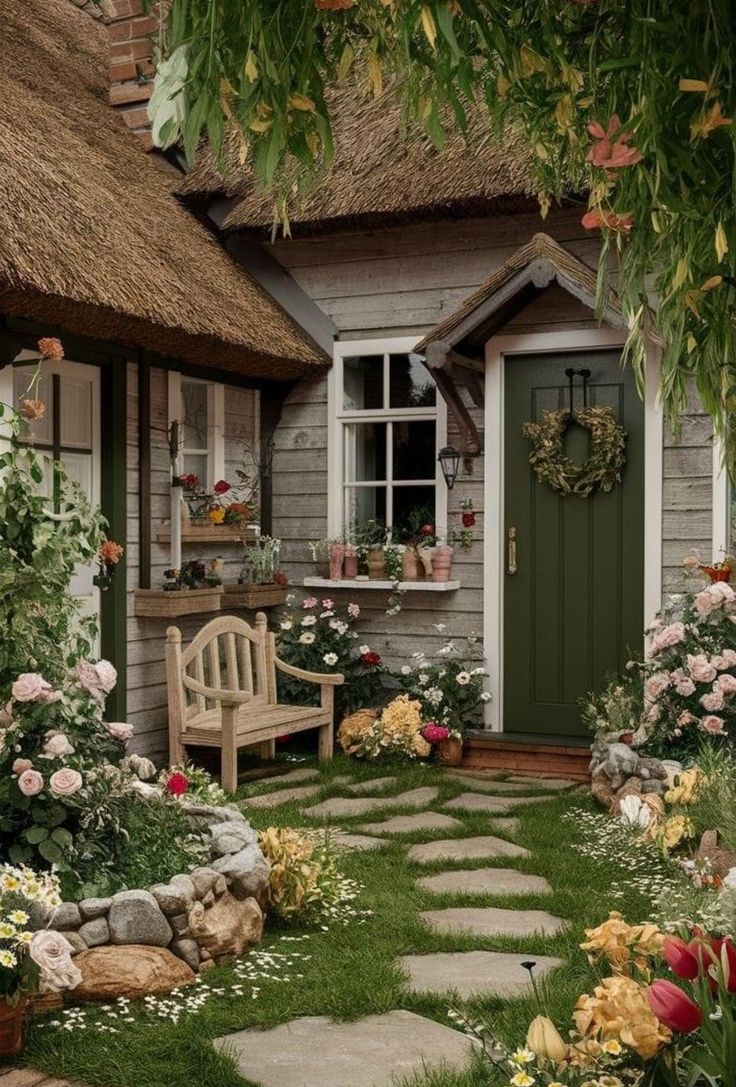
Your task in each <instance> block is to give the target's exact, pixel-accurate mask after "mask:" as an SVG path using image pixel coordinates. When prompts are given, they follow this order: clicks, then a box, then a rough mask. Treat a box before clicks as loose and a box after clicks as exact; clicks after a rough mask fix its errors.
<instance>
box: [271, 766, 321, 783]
mask: <svg viewBox="0 0 736 1087" xmlns="http://www.w3.org/2000/svg"><path fill="white" fill-rule="evenodd" d="M318 777H319V770H317V769H315V767H313V766H302V767H301V768H299V769H297V770H289V772H288V774H279V776H278V777H277V778H272V779H271V780H272V782H273V784H274V785H281V784H283V782H285V781H286V782H288V784H289V785H294V784H296V783H297V782H299V781H314V779H315V778H318Z"/></svg>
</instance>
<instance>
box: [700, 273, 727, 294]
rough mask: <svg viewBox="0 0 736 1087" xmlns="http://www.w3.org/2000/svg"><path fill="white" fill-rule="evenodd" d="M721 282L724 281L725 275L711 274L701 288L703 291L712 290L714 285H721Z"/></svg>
mask: <svg viewBox="0 0 736 1087" xmlns="http://www.w3.org/2000/svg"><path fill="white" fill-rule="evenodd" d="M721 283H723V276H711V277H710V279H706V281H705V283H703V285H702V286H701V288H700V289H701V291H712V290H713V288H714V287H720V285H721Z"/></svg>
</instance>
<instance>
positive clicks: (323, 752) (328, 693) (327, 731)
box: [317, 683, 335, 759]
mask: <svg viewBox="0 0 736 1087" xmlns="http://www.w3.org/2000/svg"><path fill="white" fill-rule="evenodd" d="M319 693H320V703H321V705H322V709H323V710H324V712H325V715H326V717H327V724H326V725H322V727H321V728H320V730H319V747H318V749H317V752H318V755H319V758H320V759H331V758H332V745H333V739H334V730H333V727H332V722H333V717H334V712H335V691H334V688H333V687H332V686H331V685H330V684H329V683H323V684H322V685H321V686H320V689H319Z"/></svg>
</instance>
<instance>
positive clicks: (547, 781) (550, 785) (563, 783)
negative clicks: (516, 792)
mask: <svg viewBox="0 0 736 1087" xmlns="http://www.w3.org/2000/svg"><path fill="white" fill-rule="evenodd" d="M508 780H509V781H510V782H511V781H513V782H514V784H518V785H521V784H524V785H528V787H529V788H530V789H550V790H551V791H552V792H562V791H563V790H564V789H573V788H574V787H575V786H576V785H580V784H581V782H579V781H572V780H571V779H570V778H532V777H528V778H526V777H524V776H523V774H518V775H517V776H516V777H511V778H509V779H508Z"/></svg>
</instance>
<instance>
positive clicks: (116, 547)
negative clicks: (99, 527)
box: [99, 540, 124, 566]
mask: <svg viewBox="0 0 736 1087" xmlns="http://www.w3.org/2000/svg"><path fill="white" fill-rule="evenodd" d="M123 551H124V548H123V546H122V544H119V543H115V541H114V540H103V541H102V543H101V544H100V550H99V556H100V562H104V564H105V566H117V564H118V563H119V562H120V560H121V558H122V557H123Z"/></svg>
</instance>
